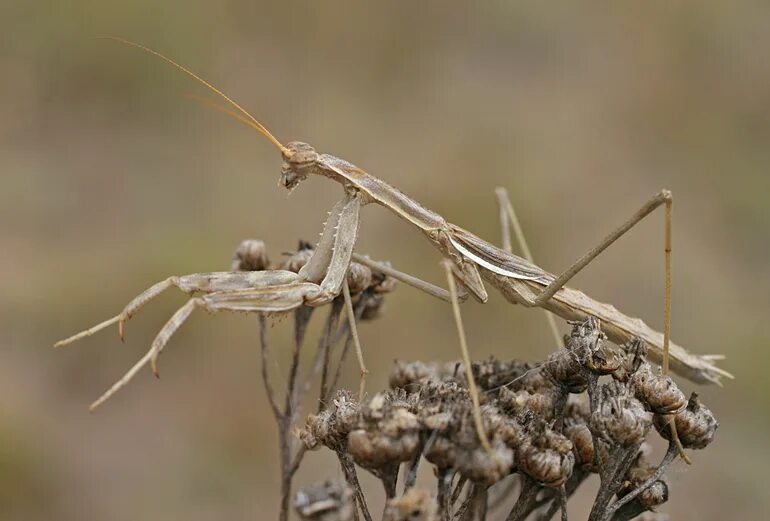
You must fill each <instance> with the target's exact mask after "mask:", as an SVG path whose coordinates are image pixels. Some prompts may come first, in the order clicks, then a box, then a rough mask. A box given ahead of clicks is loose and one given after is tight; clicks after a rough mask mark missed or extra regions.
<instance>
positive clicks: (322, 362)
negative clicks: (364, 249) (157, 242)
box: [231, 240, 395, 521]
mask: <svg viewBox="0 0 770 521" xmlns="http://www.w3.org/2000/svg"><path fill="white" fill-rule="evenodd" d="M312 250H313V247H312V245H310V243H307V242H304V241H300V243H299V247H298V248H297V251H296V252H295V253H293V254H292V255H290V256H288V257H287V258H286V259H285V260H284V261H283V262H282V263H281V264H280V266H278V267H279V269H282V270H286V271H291V272H294V273H297V272H299V270H300V269H302V267H303V266H304V265H305V264H306V263H307V262H308V260H309V259H310V257H311V254H312ZM270 267H271V265H270V261H269V259H268V255H267V251H266V248H265V244H264V243H263V242H262V241H259V240H245V241H243V242H241V244H240V245H239V246H238V248H237V249H236V251H235V255H234V256H233V262H232V266H231V269H232V270H233V271H262V270H268V269H270ZM347 284H348V287H349V289H350V295H351V297H352V299H353V311H354V315H355V317H356V320H371V319H373V318H376V317H377V316H378V315H379V313H380V310H381V308H382V304H383V298H384V295H385V294H386V293H389V292H390V291H392V290H393V289H394V287H395V281H394V280H393V279H391V278H390V277H387V276H386V275H384V274H382V273H379V272H375V273H373V272H372V270H371V268H369V267H367V266H364V265H362V264H358V263H352V264H351V266H350V268H349V270H348V273H347ZM315 309H316V308H314V307H308V306H303V307H300V308H298V309H296V310H294V311H293V315H294V335H293V349H292V356H291V364H290V366H289V372H288V376H287V378H286V389H284V390H283V397H281V396H280V394H279V393H277V392H276V390H275V389H274V387H273V385H272V383H271V381H270V378H269V375H268V372H267V366H268V360H269V356H270V353H269V346H268V338H267V330H268V328H267V327H266V325H267V320H268V318H269V315H268V314H260V315H259V316H258V321H259V341H260V350H261V358H262V371H261V376H262V381H263V385H264V388H265V393H266V394H267V399H268V402H269V403H270V408H271V411H272V414H273V418H274V419H275V422H276V425H277V428H278V440H279V444H280V447H279V449H280V450H279V454H280V462H281V505H280V519H281V521H285V520H286V519H288V514H289V499H290V495H291V484H292V480H293V478H294V475H295V474H296V472H297V470H298V469H299V466H300V464H301V462H302V459H303V457H304V455H305V451H306V449H307V448H308V446H309V445H308V443H307V442H305V443H299V442H298V441H297V439H296V436H295V435H294V427H293V426H294V424H295V423H296V419H297V416H298V414H299V411H300V407H301V404H302V402H303V398H304V396H305V395H306V394H307V393H308V392H309V390H310V388H311V384H312V381H313V380H314V379H315V378H316V377H318V376H319V374H320V379H321V382H320V390H319V395H318V403H319V410H320V408H321V406H322V404H324V403H326V402H327V401H328V399H329V397H330V394H331V390H332V389H334V388H335V387H336V385H337V381H338V380H339V377H340V373H341V370H342V366H343V363H344V361H345V359H346V357H347V355H348V353H349V351H350V346H351V342H352V334H351V329H350V327H349V322H343V323H342V324H340V322H341V321H340V315H341V314H342V311H343V296H342V295H340V296H338V297H337V298H335V299H334V300H333V301H332V302H331V304H330V306H329V310H328V314H327V317H326V321H325V322H324V326H323V329H322V333H321V337H320V339H319V341H318V346H317V349H316V353H315V358H314V360H313V362H312V365H311V366H310V369H309V371H308V374H307V375H306V376H305V378H304V379H300V374H299V370H300V358H301V356H300V355H301V352H302V346H303V344H304V340H305V333H306V331H307V327H308V324H309V322H310V319H311V317H312V315H313V312H314V310H315ZM340 343H342V350H341V353H339V355H338V357H337V358H338V360H337V362H336V366H335V365H334V364H333V358H334V352H333V351H334V349H335V347H336V346H337V345H339V344H340ZM351 403H352V401H351ZM328 411H329V408H328V407H327V408H325V409H324V412H327V413H328ZM326 442H327V444H328V446H332V445H333V442H332V441H331V440H326ZM340 454H341V456H340V458H341V461H342V462H343V467H344V468H345V469H346V471H347V472H350V473H351V475H350V476H349V480H350V481H354V480H355V475H354V473H355V469H354V467H353V464H352V463H351V462H350V461H349V458H348V456H347V455H346V454H343V451H342V449H341V452H340ZM314 490H315V492H313V491H310V490H308V491H306V492H305V495H304V496H302V497H303V498H304V499H302V500H301V501H300V500H299V499H298V501H299V503H298V505H300V504H301V505H304V506H298V507H297V508H298V509H299V510H300V513H301V515H302V516H303V517H305V518H307V519H323V520H331V519H344V518H345V517H344V515H345V504H346V502H345V497H346V494H347V492H346V491H347V489H344V488H343V489H339V490H337V489H335V490H337V491H336V492H334V493H332V492H331V489H329V488H328V487H327V488H326V489H324V490H326V494H327V495H329V496H330V497H331V496H333V497H335V498H337V501H338V503H339V509H341V511H340V512H337V513H336V514H334V515H332V516H331V517H328V516H327V514H326V513H327V510H329V508H330V507H328V505H327V504H326V503H324V506H323V507H321V506H319V505H318V501H317V497H318V493H316V492H318V490H320V489H318V490H316V489H314ZM335 494H336V495H335ZM314 498H316V499H314ZM334 516H338V517H334ZM339 516H342V517H339Z"/></svg>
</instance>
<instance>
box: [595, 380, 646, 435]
mask: <svg viewBox="0 0 770 521" xmlns="http://www.w3.org/2000/svg"><path fill="white" fill-rule="evenodd" d="M591 422H592V425H593V428H594V429H596V430H598V431H599V432H601V433H602V434H603V435H604V436H606V437H608V438H609V439H610V440H612V441H613V442H615V443H619V444H620V445H623V446H630V445H637V444H640V443H642V441H644V438H645V436H646V435H647V432H648V431H649V430H650V427H651V426H652V414H651V413H649V412H647V411H646V410H645V409H644V406H643V405H642V404H641V402H639V400H637V399H636V398H634V397H632V396H631V395H630V394H629V393H628V392H627V391H626V389H625V387H623V386H620V385H612V384H608V385H604V386H602V399H601V404H600V405H599V409H598V410H597V411H596V413H595V414H594V415H593V416H592V417H591Z"/></svg>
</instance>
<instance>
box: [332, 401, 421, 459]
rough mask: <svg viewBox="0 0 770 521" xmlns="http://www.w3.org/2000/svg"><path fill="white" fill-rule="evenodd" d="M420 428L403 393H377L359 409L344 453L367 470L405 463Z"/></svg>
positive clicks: (412, 452) (410, 454) (413, 451)
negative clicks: (359, 414)
mask: <svg viewBox="0 0 770 521" xmlns="http://www.w3.org/2000/svg"><path fill="white" fill-rule="evenodd" d="M420 427H421V425H420V422H419V420H418V419H417V416H416V415H414V414H412V413H411V412H409V403H408V401H407V400H406V394H405V393H403V391H402V392H400V393H399V392H398V391H395V392H394V391H388V392H385V393H378V394H376V395H374V396H373V397H372V399H371V401H370V402H369V403H368V404H367V405H366V406H364V407H363V408H362V414H361V419H360V421H359V424H358V428H357V429H356V430H354V431H352V432H351V433H350V434H349V435H348V445H347V447H348V451H349V452H350V454H351V455H352V456H353V459H354V460H355V461H356V463H358V464H359V465H361V466H362V467H364V468H366V469H369V470H376V469H380V468H382V467H384V466H386V465H391V464H394V463H400V462H402V461H407V460H409V459H411V458H412V457H413V456H414V454H415V452H416V451H417V449H418V447H419V444H420Z"/></svg>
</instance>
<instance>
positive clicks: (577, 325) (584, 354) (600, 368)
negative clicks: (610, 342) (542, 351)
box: [565, 317, 622, 375]
mask: <svg viewBox="0 0 770 521" xmlns="http://www.w3.org/2000/svg"><path fill="white" fill-rule="evenodd" d="M606 339H607V335H605V334H604V333H603V332H602V330H601V326H600V323H599V320H598V319H596V318H594V317H588V318H586V319H585V320H584V321H583V322H574V323H573V325H572V332H571V333H570V336H569V337H568V338H566V339H565V340H566V348H567V350H569V351H570V352H571V353H572V354H573V355H574V357H575V359H576V360H577V361H578V362H580V364H581V365H582V366H583V367H585V368H586V369H588V370H589V371H590V372H592V373H595V374H599V375H603V374H610V373H612V372H614V371H615V370H617V369H618V368H619V367H620V365H621V362H622V359H621V357H620V356H619V355H618V354H617V353H616V352H615V351H614V350H613V349H612V348H610V347H609V346H605V345H604V341H605V340H606Z"/></svg>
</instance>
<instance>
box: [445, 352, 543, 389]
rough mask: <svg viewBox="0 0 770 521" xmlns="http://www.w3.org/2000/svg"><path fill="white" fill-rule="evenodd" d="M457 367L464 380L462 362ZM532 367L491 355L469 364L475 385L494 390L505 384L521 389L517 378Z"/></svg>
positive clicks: (532, 367)
mask: <svg viewBox="0 0 770 521" xmlns="http://www.w3.org/2000/svg"><path fill="white" fill-rule="evenodd" d="M459 368H460V373H459V374H460V375H461V377H462V378H463V380H462V381H463V382H464V381H465V376H464V375H465V372H464V371H463V370H462V364H461V365H460V367H459ZM534 368H535V366H534V365H532V364H528V363H525V362H521V361H520V360H508V361H503V360H498V359H497V358H495V357H493V356H492V357H489V358H488V359H486V360H483V361H480V362H473V363H472V364H471V369H472V371H473V378H474V380H476V385H478V386H479V388H480V389H482V390H484V391H495V390H497V389H500V388H501V387H506V386H510V387H511V388H514V389H522V388H523V387H521V385H516V384H519V379H521V378H522V377H523V376H524V375H525V374H526V373H528V372H529V371H531V370H533V369H534ZM512 382H513V385H512Z"/></svg>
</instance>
